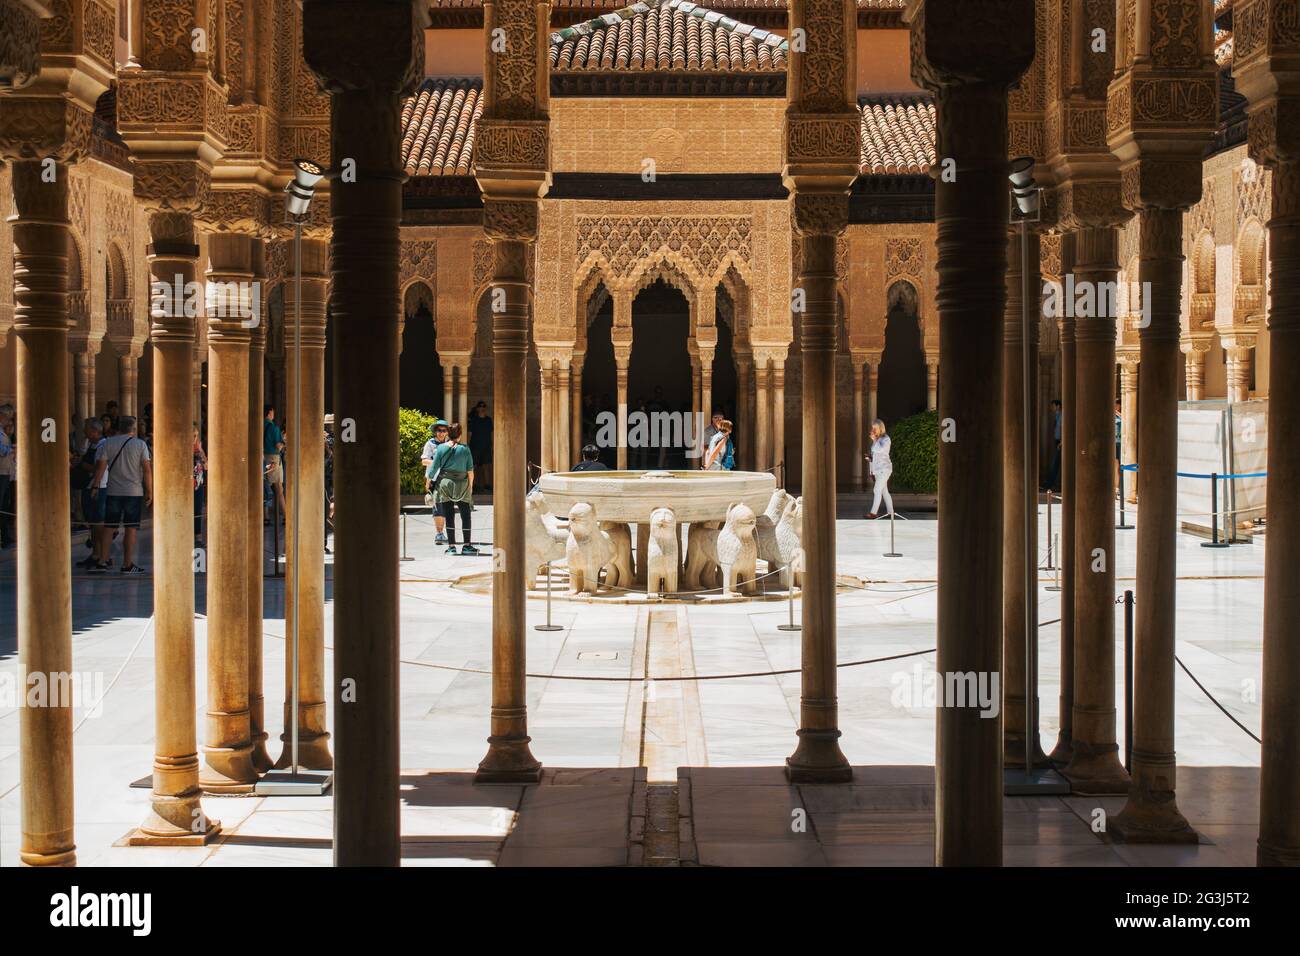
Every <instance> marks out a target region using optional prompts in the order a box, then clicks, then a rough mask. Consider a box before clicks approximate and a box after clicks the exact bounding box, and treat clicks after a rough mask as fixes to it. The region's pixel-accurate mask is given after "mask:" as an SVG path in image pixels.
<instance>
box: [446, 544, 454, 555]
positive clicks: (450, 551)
mask: <svg viewBox="0 0 1300 956" xmlns="http://www.w3.org/2000/svg"><path fill="white" fill-rule="evenodd" d="M455 553H456V546H455V545H454V544H453V545H452V546H451V547H449V548H448V549H447V554H455Z"/></svg>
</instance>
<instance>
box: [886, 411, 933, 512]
mask: <svg viewBox="0 0 1300 956" xmlns="http://www.w3.org/2000/svg"><path fill="white" fill-rule="evenodd" d="M889 438H890V458H891V459H892V460H893V463H894V475H893V477H894V479H895V482H896V483H897V485H898V487H900V488H905V489H907V490H908V491H912V492H915V493H917V494H923V495H932V494H934V493H935V492H937V491H938V490H939V413H938V412H921V413H920V414H919V415H913V416H911V417H910V418H904V419H903V420H902V421H901V422H898V423H897V424H895V425H894V427H893V428H891V429H890V430H889Z"/></svg>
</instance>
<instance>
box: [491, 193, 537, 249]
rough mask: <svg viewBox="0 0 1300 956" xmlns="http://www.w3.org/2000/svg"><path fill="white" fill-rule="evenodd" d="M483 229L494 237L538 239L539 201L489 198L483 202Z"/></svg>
mask: <svg viewBox="0 0 1300 956" xmlns="http://www.w3.org/2000/svg"><path fill="white" fill-rule="evenodd" d="M483 231H484V232H485V233H487V235H489V236H490V237H492V238H493V239H517V240H531V239H536V238H537V203H535V202H510V201H504V200H499V199H492V200H488V201H487V202H486V203H484V204H483Z"/></svg>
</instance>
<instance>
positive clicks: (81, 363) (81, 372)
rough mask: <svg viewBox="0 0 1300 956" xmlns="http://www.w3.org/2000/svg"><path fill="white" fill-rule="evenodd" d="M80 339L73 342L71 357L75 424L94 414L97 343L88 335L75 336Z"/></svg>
mask: <svg viewBox="0 0 1300 956" xmlns="http://www.w3.org/2000/svg"><path fill="white" fill-rule="evenodd" d="M77 338H79V339H80V341H78V342H75V343H73V344H74V346H75V347H74V348H73V351H72V358H73V364H74V373H75V382H74V385H73V388H74V390H75V392H76V396H77V426H78V427H80V426H81V423H82V422H84V421H85V420H86V419H87V418H92V417H94V416H95V356H97V355H98V354H99V343H98V342H92V341H90V340H89V339H88V337H86V336H84V335H81V336H77Z"/></svg>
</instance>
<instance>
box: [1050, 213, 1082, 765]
mask: <svg viewBox="0 0 1300 956" xmlns="http://www.w3.org/2000/svg"><path fill="white" fill-rule="evenodd" d="M1074 251H1075V239H1074V233H1072V232H1063V233H1061V280H1062V282H1064V281H1065V279H1066V277H1067V276H1070V275H1072V274H1073V272H1074ZM1072 311H1073V310H1068V309H1067V310H1063V311H1062V314H1061V318H1060V348H1061V395H1060V398H1061V449H1060V453H1061V459H1060V473H1059V477H1060V485H1061V500H1060V505H1061V507H1060V510H1059V511H1058V512H1057V514H1058V515H1059V516H1060V521H1061V525H1060V528H1061V532H1060V547H1059V548H1058V549H1057V551H1056V561H1057V564H1058V565H1060V569H1061V570H1060V580H1061V623H1060V634H1061V694H1060V699H1059V703H1058V706H1057V715H1058V716H1057V720H1058V721H1059V723H1060V729H1059V730H1058V732H1057V735H1056V746H1054V747H1053V748H1052V753H1051V754H1050V756H1051V758H1052V762H1053V763H1054V764H1056V765H1057V768H1058V769H1060V768H1061V767H1064V766H1065V765H1066V764H1068V763H1069V762H1070V756H1071V754H1072V752H1073V747H1074V744H1073V739H1074V514H1075V511H1074V508H1075V500H1076V497H1075V493H1074V472H1075V454H1074V445H1075V441H1074V409H1075V384H1074V383H1075V371H1076V364H1077V363H1076V361H1075V346H1074V316H1073V314H1071V313H1072Z"/></svg>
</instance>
